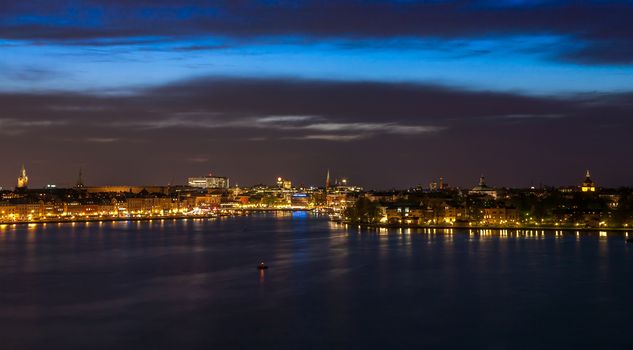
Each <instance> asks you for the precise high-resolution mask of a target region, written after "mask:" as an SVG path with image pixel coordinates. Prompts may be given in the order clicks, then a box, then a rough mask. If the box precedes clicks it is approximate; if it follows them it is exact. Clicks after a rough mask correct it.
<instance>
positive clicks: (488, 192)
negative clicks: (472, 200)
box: [468, 175, 497, 198]
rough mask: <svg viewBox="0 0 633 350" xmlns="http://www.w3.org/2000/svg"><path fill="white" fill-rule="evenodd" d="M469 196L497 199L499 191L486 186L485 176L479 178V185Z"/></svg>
mask: <svg viewBox="0 0 633 350" xmlns="http://www.w3.org/2000/svg"><path fill="white" fill-rule="evenodd" d="M468 194H473V195H481V196H490V197H492V198H497V190H495V189H494V188H492V187H489V186H488V185H486V178H485V177H484V176H483V175H482V176H481V177H480V178H479V184H478V185H477V186H475V187H473V188H472V189H471V190H470V191H469V192H468Z"/></svg>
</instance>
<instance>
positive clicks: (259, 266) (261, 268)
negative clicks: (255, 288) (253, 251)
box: [257, 262, 268, 270]
mask: <svg viewBox="0 0 633 350" xmlns="http://www.w3.org/2000/svg"><path fill="white" fill-rule="evenodd" d="M267 268H268V266H266V264H264V263H263V262H261V263H259V265H257V269H258V270H266V269H267Z"/></svg>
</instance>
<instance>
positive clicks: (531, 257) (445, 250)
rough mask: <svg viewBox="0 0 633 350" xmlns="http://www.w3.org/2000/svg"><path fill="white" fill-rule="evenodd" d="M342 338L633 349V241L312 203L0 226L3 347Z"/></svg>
mask: <svg viewBox="0 0 633 350" xmlns="http://www.w3.org/2000/svg"><path fill="white" fill-rule="evenodd" d="M260 259H261V260H265V261H266V263H267V264H268V265H269V266H270V268H269V269H268V270H267V271H266V272H265V273H264V274H260V273H259V272H258V270H257V269H256V264H257V263H258V262H259V261H260ZM334 348H346V349H422V348H459V349H464V348H468V349H535V348H541V349H583V348H584V349H625V348H626V349H631V348H633V245H632V244H628V245H627V244H626V243H625V241H624V235H623V234H611V233H610V234H609V235H606V236H604V235H602V236H601V235H600V234H598V233H594V234H590V235H587V236H582V235H581V236H580V237H578V236H576V234H575V232H569V233H564V234H557V233H555V232H545V233H540V232H539V233H535V232H531V233H529V232H528V233H523V232H520V233H516V232H513V231H510V232H507V233H506V232H504V231H492V232H489V233H480V232H473V233H471V234H469V232H468V231H467V230H461V231H460V230H455V231H454V232H453V233H452V234H451V233H450V232H445V233H440V231H439V230H438V231H436V233H433V231H432V230H431V231H428V230H427V231H426V232H425V231H423V230H422V231H416V230H412V231H411V230H392V231H386V230H381V231H359V230H358V229H356V228H353V229H346V228H345V227H343V226H337V225H335V224H331V223H329V222H328V221H327V220H325V219H323V218H316V217H311V216H308V215H306V214H304V213H295V214H294V215H280V216H274V215H259V216H251V217H239V218H227V219H218V220H210V221H205V220H188V221H164V222H161V221H154V222H118V223H103V224H98V223H92V224H75V225H71V224H63V225H57V224H49V225H47V226H46V227H43V226H42V225H38V226H31V227H26V226H18V227H12V226H2V227H0V349H334Z"/></svg>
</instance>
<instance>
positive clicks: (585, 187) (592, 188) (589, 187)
mask: <svg viewBox="0 0 633 350" xmlns="http://www.w3.org/2000/svg"><path fill="white" fill-rule="evenodd" d="M580 190H581V191H582V192H596V184H595V183H594V182H593V180H591V174H590V173H589V170H587V174H586V175H585V181H583V182H582V185H581V186H580Z"/></svg>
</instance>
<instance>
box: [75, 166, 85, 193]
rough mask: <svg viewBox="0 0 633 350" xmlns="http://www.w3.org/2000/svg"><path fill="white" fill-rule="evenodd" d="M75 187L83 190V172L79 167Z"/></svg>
mask: <svg viewBox="0 0 633 350" xmlns="http://www.w3.org/2000/svg"><path fill="white" fill-rule="evenodd" d="M76 187H77V188H83V187H84V174H83V170H82V169H81V167H79V175H78V176H77V184H76Z"/></svg>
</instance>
